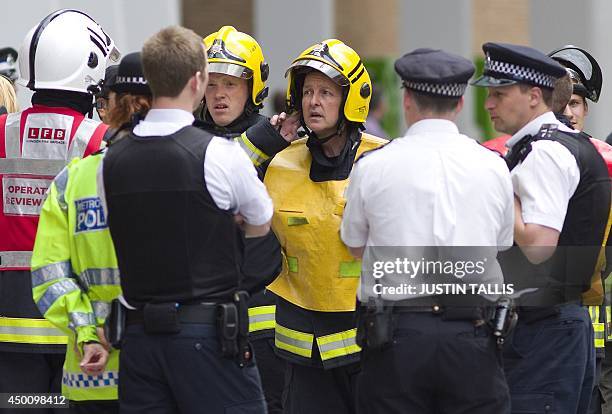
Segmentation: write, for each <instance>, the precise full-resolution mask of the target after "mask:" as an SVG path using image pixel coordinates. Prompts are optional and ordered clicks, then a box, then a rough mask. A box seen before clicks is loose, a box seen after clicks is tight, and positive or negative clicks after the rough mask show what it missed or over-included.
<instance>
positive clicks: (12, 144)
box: [4, 112, 21, 174]
mask: <svg viewBox="0 0 612 414" xmlns="http://www.w3.org/2000/svg"><path fill="white" fill-rule="evenodd" d="M20 123H21V112H14V113H12V114H8V115H7V117H6V126H5V128H4V145H5V149H6V158H20V157H21V137H20V136H19V128H20ZM7 174H8V173H7Z"/></svg>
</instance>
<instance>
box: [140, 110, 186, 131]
mask: <svg viewBox="0 0 612 414" xmlns="http://www.w3.org/2000/svg"><path fill="white" fill-rule="evenodd" d="M144 120H145V122H153V123H158V122H159V123H161V122H163V123H169V124H175V125H177V126H179V125H180V126H181V127H186V126H187V125H191V124H193V121H194V120H195V118H194V117H193V114H192V113H191V112H187V111H185V110H183V109H151V110H150V111H149V112H148V113H147V116H146V117H145V119H144Z"/></svg>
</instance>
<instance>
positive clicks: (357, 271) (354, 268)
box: [340, 260, 361, 277]
mask: <svg viewBox="0 0 612 414" xmlns="http://www.w3.org/2000/svg"><path fill="white" fill-rule="evenodd" d="M340 276H341V277H360V276H361V261H360V260H355V261H353V262H340Z"/></svg>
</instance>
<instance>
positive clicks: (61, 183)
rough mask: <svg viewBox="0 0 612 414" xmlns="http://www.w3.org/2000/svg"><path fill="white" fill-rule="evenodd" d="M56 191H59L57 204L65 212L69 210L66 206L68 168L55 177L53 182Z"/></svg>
mask: <svg viewBox="0 0 612 414" xmlns="http://www.w3.org/2000/svg"><path fill="white" fill-rule="evenodd" d="M53 183H54V184H55V189H56V190H57V203H58V204H59V206H60V208H61V209H62V210H64V211H66V210H68V204H66V197H65V195H66V185H67V184H68V167H64V169H63V170H62V171H61V172H60V173H59V174H58V175H57V177H55V180H53Z"/></svg>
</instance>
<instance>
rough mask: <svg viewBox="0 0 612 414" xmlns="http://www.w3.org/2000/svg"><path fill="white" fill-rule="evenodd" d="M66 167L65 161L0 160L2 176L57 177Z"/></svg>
mask: <svg viewBox="0 0 612 414" xmlns="http://www.w3.org/2000/svg"><path fill="white" fill-rule="evenodd" d="M65 166H66V161H64V160H37V159H32V158H0V174H29V175H45V176H52V177H55V176H56V175H57V174H59V172H60V171H62V169H63V168H64V167H65Z"/></svg>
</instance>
